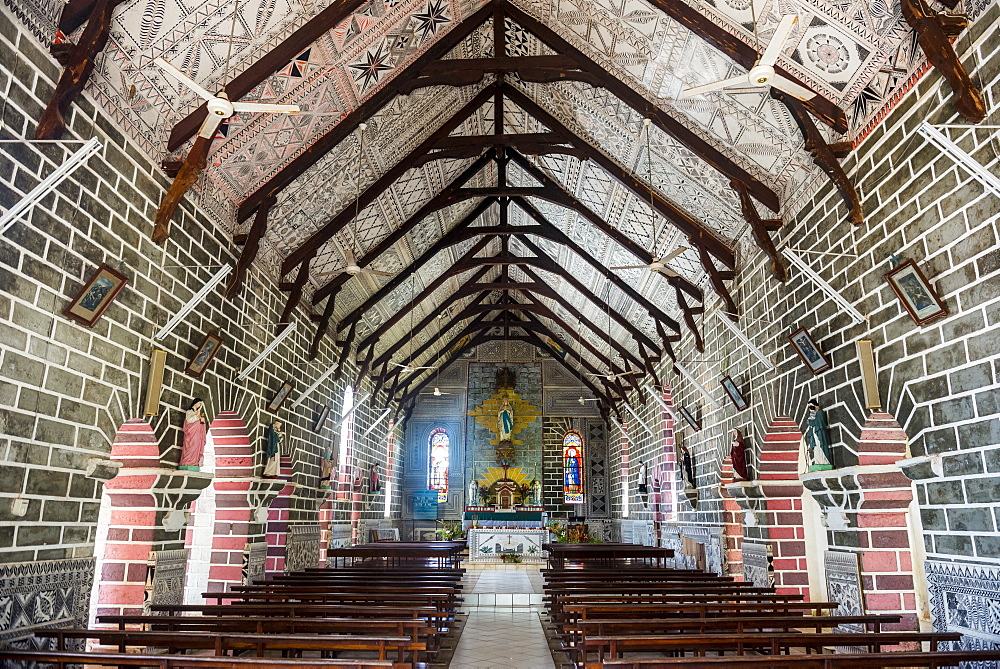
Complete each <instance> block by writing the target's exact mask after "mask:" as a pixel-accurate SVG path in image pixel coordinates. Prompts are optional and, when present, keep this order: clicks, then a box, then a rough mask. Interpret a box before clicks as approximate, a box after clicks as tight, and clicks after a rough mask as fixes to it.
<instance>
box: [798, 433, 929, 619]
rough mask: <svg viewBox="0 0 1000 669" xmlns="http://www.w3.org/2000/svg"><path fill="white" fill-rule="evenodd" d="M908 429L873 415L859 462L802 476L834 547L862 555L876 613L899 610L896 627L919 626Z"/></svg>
mask: <svg viewBox="0 0 1000 669" xmlns="http://www.w3.org/2000/svg"><path fill="white" fill-rule="evenodd" d="M906 441H907V438H906V433H905V432H903V429H902V428H901V427H900V426H899V424H898V423H897V422H896V420H895V419H894V418H893V417H892V416H891V415H889V414H886V413H873V414H872V415H871V416H869V418H868V420H867V421H865V424H864V427H863V428H862V430H861V437H860V439H859V440H858V464H857V465H856V466H853V467H842V468H840V469H833V470H830V471H820V472H810V473H809V474H803V476H802V481H803V484H804V485H805V486H806V487H807V488H808V489H809V490H811V491H812V494H813V497H814V498H815V499H816V501H817V502H818V503H819V504H820V506H821V507H822V508H823V510H824V512H825V514H826V518H827V522H826V524H827V527H829V528H830V530H831V532H830V533H829V536H830V544H831V548H837V547H843V548H846V549H850V550H851V551H852V552H857V553H860V555H861V580H862V585H863V587H864V590H865V604H866V608H867V609H868V611H869V612H871V613H895V614H899V615H900V616H901V617H902V620H901V622H900V623H899V624H897V625H886V626H885V629H890V630H891V629H895V630H916V629H918V623H917V602H916V593H915V591H914V578H913V560H912V555H911V552H910V527H909V524H910V517H909V506H910V502H911V501H912V500H913V490H912V486H911V483H910V479H909V478H907V477H906V475H905V474H904V473H903V470H902V469H901V468H900V465H899V464H897V462H899V461H901V460H902V459H903V458H905V456H906Z"/></svg>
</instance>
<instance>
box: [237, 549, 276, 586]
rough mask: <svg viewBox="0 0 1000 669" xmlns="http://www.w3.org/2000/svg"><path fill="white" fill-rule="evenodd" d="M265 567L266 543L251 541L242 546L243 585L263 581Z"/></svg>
mask: <svg viewBox="0 0 1000 669" xmlns="http://www.w3.org/2000/svg"><path fill="white" fill-rule="evenodd" d="M286 550H287V549H286ZM266 565H267V542H265V541H253V542H250V543H246V544H243V585H250V584H252V583H254V582H255V581H263V580H264V576H265V574H266Z"/></svg>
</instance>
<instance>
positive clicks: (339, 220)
mask: <svg viewBox="0 0 1000 669" xmlns="http://www.w3.org/2000/svg"><path fill="white" fill-rule="evenodd" d="M495 85H496V84H490V85H489V86H487V87H486V88H484V89H483V90H482V91H480V92H479V94H478V95H476V96H475V97H474V98H472V100H470V101H469V102H468V103H467V104H465V105H464V106H463V107H462V108H461V109H460V110H459V111H457V112H456V113H455V114H454V115H453V116H452V117H451V118H450V119H448V120H447V121H445V122H444V123H443V124H441V126H440V127H439V128H438V129H437V130H435V131H434V132H433V133H431V135H430V136H429V137H428V138H427V139H425V140H424V141H423V142H421V143H420V145H418V146H417V147H416V148H414V149H413V150H412V151H410V152H409V153H408V154H407V155H406V156H405V157H404V158H403V159H401V160H400V161H399V162H398V163H396V164H395V165H393V166H392V167H391V168H390V169H389V170H387V171H386V172H385V173H384V174H383V175H382V176H380V177H379V178H378V179H376V180H375V182H374V183H372V184H371V185H370V186H368V187H367V188H366V189H365V190H364V191H363V192H362V193H361V195H360V196H359V197H357V198H355V199H354V200H352V201H351V202H349V203H347V204H346V205H345V206H344V208H343V209H341V211H340V212H339V213H338V214H337V215H336V216H334V217H333V218H331V219H330V220H328V221H327V222H326V223H324V224H323V225H322V226H320V228H319V229H318V230H316V232H314V233H313V234H312V235H310V237H309V239H307V240H306V241H305V242H303V243H302V244H300V245H299V247H298V248H297V249H296V250H295V251H292V253H290V254H289V255H288V257H286V258H285V260H284V262H282V264H281V272H282V274H287V273H288V272H290V271H291V270H292V268H293V267H295V266H296V265H298V264H299V263H301V262H302V260H303V259H305V257H306V256H307V255H309V254H310V253H313V252H315V251H317V250H319V248H320V247H321V246H322V245H323V244H325V243H326V242H328V241H330V239H332V238H333V236H334V235H336V234H337V233H338V232H340V231H341V230H342V229H343V228H344V226H346V225H347V224H348V223H350V222H351V221H352V220H354V213H355V211H358V212H360V211H361V210H362V209H364V208H365V207H367V206H368V205H370V204H372V203H373V202H375V200H376V199H378V197H379V196H381V195H382V193H384V192H385V191H386V189H388V188H389V187H390V186H391V185H392V184H393V183H394V182H395V181H396V180H397V179H399V177H401V176H403V175H404V174H406V172H408V171H409V170H410V169H412V168H413V164H414V162H415V161H416V159H417V158H419V157H420V156H422V155H424V154H425V153H427V151H428V149H430V147H432V146H434V144H436V143H437V141H438V140H439V139H440V138H441V137H445V136H447V135H448V133H450V132H451V131H452V130H454V129H455V128H456V127H458V126H459V125H460V124H461V123H462V122H463V121H465V120H466V119H467V118H468V117H469V116H470V115H471V114H472V113H473V112H474V111H476V110H477V109H478V108H479V107H481V106H482V105H483V103H484V102H485V101H486V100H488V99H489V98H490V96H491V95H492V94H493V87H494V86H495ZM489 160H490V158H488V157H487V156H483V157H481V158H480V159H479V160H477V161H476V162H475V163H473V165H474V166H479V169H481V167H482V166H483V165H485V164H486V163H488V162H489ZM479 169H476V170H474V171H473V172H472V173H471V174H470V175H469V178H472V176H473V175H474V174H475V172H478V171H479ZM467 171H468V170H467Z"/></svg>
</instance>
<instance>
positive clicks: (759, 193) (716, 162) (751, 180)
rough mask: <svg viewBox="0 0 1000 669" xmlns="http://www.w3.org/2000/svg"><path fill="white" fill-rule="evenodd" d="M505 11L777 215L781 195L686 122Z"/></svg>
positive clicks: (511, 8) (536, 24) (517, 13)
mask: <svg viewBox="0 0 1000 669" xmlns="http://www.w3.org/2000/svg"><path fill="white" fill-rule="evenodd" d="M505 11H506V12H507V14H508V15H509V16H510V18H511V19H512V20H513V21H514V22H515V23H517V24H519V25H520V26H521V27H522V28H524V29H526V30H527V31H528V32H530V33H533V34H534V35H535V37H537V38H538V39H539V40H541V41H542V42H543V43H545V44H547V45H548V46H549V47H550V48H552V49H553V50H555V51H558V52H560V53H563V54H567V55H570V56H572V57H573V59H574V60H575V61H576V62H577V63H578V66H579V67H580V68H582V69H583V70H585V71H586V72H589V73H591V74H593V75H594V76H595V77H596V78H597V80H598V81H599V86H600V87H601V88H604V89H605V90H607V91H608V92H609V93H611V94H612V95H614V96H615V97H616V98H618V99H619V100H621V101H622V102H624V103H625V104H626V105H628V106H629V107H631V108H632V109H634V110H635V111H637V112H639V113H640V114H642V115H643V116H646V117H647V118H649V119H650V120H652V122H653V125H655V126H656V127H657V128H659V129H660V130H661V131H663V132H665V133H666V134H668V135H670V136H671V137H673V138H674V139H676V140H677V141H678V142H680V143H681V144H682V145H683V146H685V147H686V148H687V149H689V150H690V151H692V152H693V153H694V154H695V155H697V156H699V157H700V158H701V159H702V160H704V161H705V162H706V163H708V164H709V165H711V166H712V167H714V168H715V169H717V170H718V171H720V172H721V173H723V174H725V175H726V176H727V177H728V178H730V179H736V180H737V181H740V182H742V183H744V184H746V185H747V188H749V189H750V192H751V193H753V196H754V198H756V199H757V200H758V201H759V202H760V203H761V204H763V205H764V206H765V207H767V208H768V209H770V210H771V211H775V212H776V211H778V210H779V209H780V208H781V202H780V200H779V198H778V194H777V193H775V192H774V190H772V188H771V187H770V186H769V185H768V184H766V183H765V182H763V181H761V180H759V179H757V178H756V177H754V176H753V175H752V174H750V173H749V172H747V171H746V170H745V169H743V168H742V167H741V166H739V165H738V164H737V163H736V162H735V161H734V160H733V159H732V158H730V157H729V156H727V155H726V154H725V153H723V152H722V151H720V150H719V149H717V148H715V146H713V145H712V144H711V143H709V142H708V141H707V140H705V139H703V138H702V137H701V136H700V135H698V134H697V133H695V132H694V131H692V130H691V129H690V128H688V127H687V126H686V125H685V124H684V123H682V122H681V121H678V120H677V119H676V118H674V117H673V116H671V115H670V114H668V113H667V112H666V111H664V110H663V109H660V108H659V106H658V105H656V104H655V103H653V102H650V101H649V100H647V99H646V98H645V97H643V96H642V95H641V94H640V93H638V92H637V91H636V90H635V89H633V88H632V87H631V86H629V85H628V84H626V83H625V82H623V81H622V80H620V79H618V78H617V77H616V76H614V75H613V74H611V73H610V72H608V71H607V70H605V69H604V68H603V67H601V65H599V64H598V63H597V62H596V61H594V60H593V59H591V58H588V57H587V55H586V54H584V53H583V52H582V51H580V50H579V49H577V48H576V47H575V46H573V45H572V44H571V43H570V42H568V41H567V40H565V39H563V38H562V37H561V36H560V35H559V34H558V33H556V32H555V31H554V30H552V29H551V28H549V27H548V26H546V25H545V24H543V23H542V22H541V21H539V20H538V19H536V18H534V17H533V16H531V15H529V14H527V13H525V12H524V11H522V10H521V9H519V8H518V7H516V6H515V5H512V4H507V5H505ZM829 104H830V105H831V106H833V107H834V109H836V111H837V112H839V117H840V118H842V119H843V123H842V126H843V128H844V129H843V130H841V131H840V132H847V117H846V115H844V112H843V111H841V110H840V109H839V108H836V106H835V105H833V103H829ZM838 123H839V121H838Z"/></svg>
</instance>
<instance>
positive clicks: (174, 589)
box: [142, 549, 188, 615]
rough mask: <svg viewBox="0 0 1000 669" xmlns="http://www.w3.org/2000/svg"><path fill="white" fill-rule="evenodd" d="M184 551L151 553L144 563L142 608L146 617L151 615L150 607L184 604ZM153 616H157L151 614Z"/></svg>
mask: <svg viewBox="0 0 1000 669" xmlns="http://www.w3.org/2000/svg"><path fill="white" fill-rule="evenodd" d="M187 562H188V553H187V550H186V549H181V550H175V551H151V552H150V553H149V561H148V562H147V563H146V565H147V567H146V590H145V593H144V594H143V602H142V608H143V610H144V612H145V614H146V615H150V614H151V613H153V612H152V611H151V610H150V607H151V606H163V605H175V604H183V603H184V575H185V573H186V572H187ZM153 615H158V614H155V613H153Z"/></svg>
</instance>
